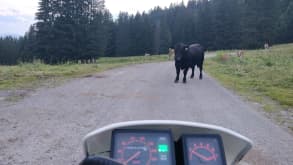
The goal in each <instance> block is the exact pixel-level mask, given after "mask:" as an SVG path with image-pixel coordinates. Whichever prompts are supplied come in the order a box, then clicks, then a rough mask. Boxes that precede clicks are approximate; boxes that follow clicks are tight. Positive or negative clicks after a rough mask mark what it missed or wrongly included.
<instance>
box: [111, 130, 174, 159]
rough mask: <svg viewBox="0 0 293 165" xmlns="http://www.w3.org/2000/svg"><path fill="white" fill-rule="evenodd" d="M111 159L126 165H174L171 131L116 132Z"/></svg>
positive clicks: (113, 136)
mask: <svg viewBox="0 0 293 165" xmlns="http://www.w3.org/2000/svg"><path fill="white" fill-rule="evenodd" d="M112 140H113V141H112V152H111V157H112V158H114V159H116V160H117V161H118V162H120V163H122V164H124V165H174V164H175V158H174V150H173V140H172V138H171V133H170V132H169V131H133V130H116V131H115V132H114V133H113V134H112Z"/></svg>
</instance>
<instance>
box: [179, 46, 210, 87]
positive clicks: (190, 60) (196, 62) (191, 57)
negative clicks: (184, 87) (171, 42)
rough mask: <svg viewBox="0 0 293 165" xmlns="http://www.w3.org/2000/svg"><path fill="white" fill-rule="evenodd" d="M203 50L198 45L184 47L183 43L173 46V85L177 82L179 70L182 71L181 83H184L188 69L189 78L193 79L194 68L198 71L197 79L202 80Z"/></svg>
mask: <svg viewBox="0 0 293 165" xmlns="http://www.w3.org/2000/svg"><path fill="white" fill-rule="evenodd" d="M204 52H205V49H204V48H203V47H202V46H201V45H200V44H192V45H185V44H183V43H179V44H176V46H175V67H176V73H177V76H176V79H175V83H177V82H178V81H179V75H180V70H181V69H182V70H183V73H184V78H183V83H186V75H187V72H188V69H189V68H191V69H192V74H191V78H194V68H195V66H197V67H198V68H199V70H200V76H199V79H202V69H203V62H204Z"/></svg>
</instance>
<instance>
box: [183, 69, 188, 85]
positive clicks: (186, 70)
mask: <svg viewBox="0 0 293 165" xmlns="http://www.w3.org/2000/svg"><path fill="white" fill-rule="evenodd" d="M187 72H188V68H186V69H184V72H183V73H184V77H183V83H186V75H187Z"/></svg>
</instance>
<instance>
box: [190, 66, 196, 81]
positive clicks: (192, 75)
mask: <svg viewBox="0 0 293 165" xmlns="http://www.w3.org/2000/svg"><path fill="white" fill-rule="evenodd" d="M194 68H195V66H192V74H191V76H190V78H191V79H193V78H194Z"/></svg>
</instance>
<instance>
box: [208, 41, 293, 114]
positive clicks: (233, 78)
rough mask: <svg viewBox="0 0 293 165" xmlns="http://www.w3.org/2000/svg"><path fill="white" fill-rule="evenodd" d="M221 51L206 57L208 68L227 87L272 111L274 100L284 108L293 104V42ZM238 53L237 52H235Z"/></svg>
mask: <svg viewBox="0 0 293 165" xmlns="http://www.w3.org/2000/svg"><path fill="white" fill-rule="evenodd" d="M232 52H233V51H219V52H217V56H216V57H214V58H211V59H208V60H206V64H205V68H206V71H207V72H208V73H209V74H210V75H211V76H213V77H215V78H216V79H218V80H219V81H220V82H221V83H222V84H223V85H224V86H226V87H228V88H230V89H233V90H235V91H237V92H238V93H240V94H241V95H244V96H247V97H248V98H249V99H251V100H253V101H257V102H260V103H262V104H264V109H265V110H267V111H272V110H273V109H274V107H273V106H274V104H273V103H271V102H270V101H268V100H274V101H275V102H277V103H278V104H281V105H282V106H283V107H285V108H288V109H291V110H292V107H293V44H285V45H277V46H273V47H271V48H270V49H269V50H250V51H244V56H243V57H241V58H240V57H238V56H237V55H235V53H232ZM234 52H235V51H234Z"/></svg>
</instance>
